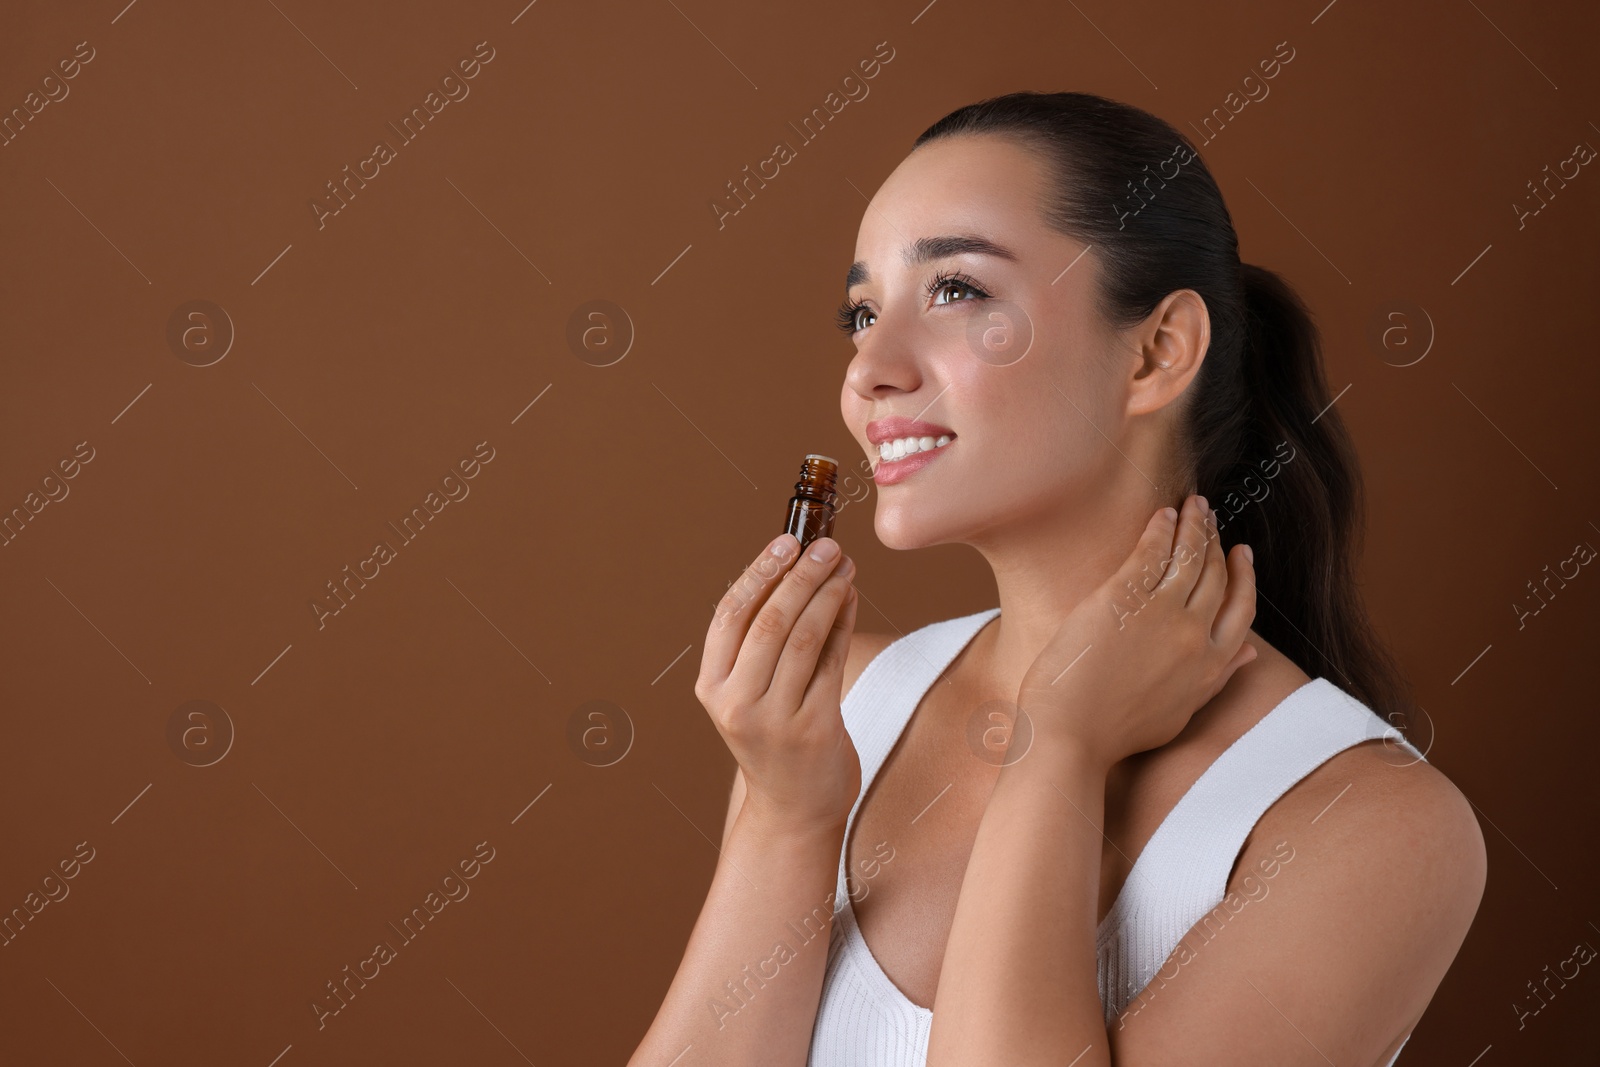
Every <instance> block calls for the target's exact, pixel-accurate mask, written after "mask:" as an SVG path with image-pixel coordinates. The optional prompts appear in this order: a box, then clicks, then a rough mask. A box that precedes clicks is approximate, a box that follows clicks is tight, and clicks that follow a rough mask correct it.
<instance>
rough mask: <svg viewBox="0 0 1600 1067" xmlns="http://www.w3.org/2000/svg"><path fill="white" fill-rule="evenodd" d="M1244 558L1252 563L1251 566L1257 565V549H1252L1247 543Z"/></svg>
mask: <svg viewBox="0 0 1600 1067" xmlns="http://www.w3.org/2000/svg"><path fill="white" fill-rule="evenodd" d="M1244 560H1245V562H1246V563H1248V564H1250V566H1252V567H1254V566H1255V565H1256V554H1255V550H1254V549H1252V548H1251V547H1250V546H1249V545H1245V546H1244Z"/></svg>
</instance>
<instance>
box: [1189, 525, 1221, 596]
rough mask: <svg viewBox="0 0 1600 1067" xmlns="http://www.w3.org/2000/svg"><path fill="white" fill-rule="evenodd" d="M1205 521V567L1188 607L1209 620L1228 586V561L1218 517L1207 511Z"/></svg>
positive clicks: (1191, 594)
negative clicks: (1223, 547)
mask: <svg viewBox="0 0 1600 1067" xmlns="http://www.w3.org/2000/svg"><path fill="white" fill-rule="evenodd" d="M1204 523H1205V537H1206V541H1205V546H1204V548H1203V549H1202V550H1201V551H1202V552H1203V553H1204V556H1205V567H1204V569H1202V570H1201V572H1200V577H1199V578H1198V579H1197V580H1196V581H1195V584H1194V589H1193V590H1192V591H1190V593H1189V603H1188V607H1189V609H1190V610H1191V611H1194V612H1197V613H1199V614H1200V615H1203V616H1204V617H1205V618H1206V620H1207V621H1208V622H1209V621H1210V620H1211V619H1212V617H1213V616H1215V615H1216V613H1217V607H1218V605H1220V604H1221V603H1222V593H1223V591H1224V590H1225V589H1226V588H1227V586H1228V562H1227V560H1226V559H1224V558H1223V554H1222V535H1221V534H1219V533H1218V532H1217V517H1216V514H1215V513H1214V512H1210V511H1209V510H1208V511H1207V514H1206V515H1205V518H1204Z"/></svg>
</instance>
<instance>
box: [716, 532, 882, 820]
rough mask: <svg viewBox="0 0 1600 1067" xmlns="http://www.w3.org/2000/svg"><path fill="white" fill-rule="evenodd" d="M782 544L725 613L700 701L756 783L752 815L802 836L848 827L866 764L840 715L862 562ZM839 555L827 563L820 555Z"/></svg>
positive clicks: (750, 792) (758, 563) (788, 540)
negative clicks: (858, 569) (858, 565)
mask: <svg viewBox="0 0 1600 1067" xmlns="http://www.w3.org/2000/svg"><path fill="white" fill-rule="evenodd" d="M799 548H800V542H799V540H798V539H796V538H795V537H794V536H793V535H792V534H787V533H785V534H782V535H780V536H779V537H778V539H777V540H775V541H773V542H772V543H771V544H770V545H768V546H767V548H766V549H765V550H764V551H763V552H762V554H761V555H760V556H759V557H757V558H756V559H755V560H754V561H753V562H752V563H751V564H750V566H748V567H746V568H745V570H744V573H743V574H741V575H740V576H739V580H738V581H736V582H734V583H733V585H732V586H731V587H730V588H729V589H728V592H727V594H726V595H725V596H724V597H723V598H722V600H721V602H720V603H718V605H717V611H716V615H715V617H714V618H713V619H712V621H711V628H710V629H709V630H708V631H707V632H706V645H705V652H704V654H703V655H702V656H701V658H700V677H699V678H698V679H697V680H696V681H695V686H694V693H695V696H696V697H698V698H699V700H700V703H701V704H702V705H704V706H705V709H706V711H707V713H709V714H710V716H711V721H712V723H713V724H715V725H716V728H717V731H718V732H719V733H720V734H721V735H722V740H723V742H724V743H725V744H727V746H728V749H729V751H730V752H732V753H733V757H734V759H735V760H737V761H738V763H739V766H740V768H741V769H742V770H743V773H744V781H745V799H744V806H745V807H746V808H748V809H750V810H751V812H752V814H753V815H755V816H756V817H758V818H761V819H763V820H767V821H769V822H770V823H772V824H774V825H777V826H780V827H784V828H793V829H798V830H802V831H810V830H816V829H830V830H831V829H835V828H843V826H844V824H845V821H846V819H847V818H848V817H849V814H850V809H851V808H852V807H854V805H855V802H856V797H857V794H858V793H859V792H860V789H861V759H860V757H859V756H858V755H857V753H856V748H855V744H854V743H853V742H852V741H851V740H850V735H849V732H848V731H847V730H846V729H845V725H844V718H843V716H842V715H841V713H840V693H841V691H842V689H843V685H844V664H845V656H846V654H847V653H848V652H849V650H850V638H851V635H852V633H853V632H854V630H855V622H856V600H857V594H856V591H855V587H854V586H853V585H852V584H851V579H853V578H854V576H855V564H854V562H853V561H852V560H850V558H849V557H848V556H845V555H844V553H843V552H842V551H841V550H840V548H839V543H838V542H837V541H835V540H834V539H833V538H831V537H820V538H818V539H816V540H815V541H813V542H811V543H810V544H809V545H807V546H806V550H805V552H804V553H801V552H800V551H799ZM819 549H821V550H822V551H823V554H826V553H827V552H828V551H829V550H831V553H832V554H831V555H828V558H826V559H823V560H818V559H814V558H812V557H813V554H815V553H818V550H819Z"/></svg>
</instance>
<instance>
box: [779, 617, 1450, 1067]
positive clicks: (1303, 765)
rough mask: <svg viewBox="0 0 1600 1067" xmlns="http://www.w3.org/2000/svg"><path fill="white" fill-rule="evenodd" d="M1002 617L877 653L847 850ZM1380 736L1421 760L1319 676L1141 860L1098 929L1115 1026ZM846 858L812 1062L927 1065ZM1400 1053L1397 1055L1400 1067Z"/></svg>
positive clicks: (852, 701)
mask: <svg viewBox="0 0 1600 1067" xmlns="http://www.w3.org/2000/svg"><path fill="white" fill-rule="evenodd" d="M999 613H1000V609H999V608H989V609H987V610H984V611H980V612H976V613H975V614H972V615H965V616H962V617H960V618H955V619H946V620H944V621H942V622H935V623H930V624H929V625H927V626H924V627H923V628H922V629H920V630H917V631H915V632H913V633H910V634H907V635H906V636H904V637H901V638H899V639H898V640H896V641H894V642H893V643H892V644H890V645H889V646H888V647H887V648H885V649H884V650H883V651H882V652H880V653H879V654H878V655H877V656H876V657H874V658H873V660H872V661H871V662H870V663H868V664H867V666H866V669H865V670H863V671H862V672H861V675H860V677H858V678H857V680H856V683H855V685H854V686H852V687H851V689H850V692H849V694H848V695H847V696H846V697H845V701H844V707H843V712H844V723H845V727H846V729H847V730H848V731H849V733H850V737H851V740H852V741H854V743H855V746H856V751H857V753H858V754H859V755H860V757H861V792H860V795H859V796H857V797H856V803H855V807H854V808H852V809H851V811H850V816H849V820H848V821H847V822H846V823H845V838H844V840H845V842H846V845H847V846H848V843H849V840H850V830H851V829H852V828H853V827H854V825H855V820H856V813H857V812H859V811H860V810H861V801H862V799H863V798H865V797H866V795H867V790H868V789H869V788H871V786H872V780H873V779H874V778H875V777H876V776H877V773H878V771H879V769H880V768H881V767H882V766H883V764H884V761H885V760H886V759H888V756H889V752H890V750H891V749H892V748H894V744H895V742H896V740H898V739H899V737H900V734H901V733H902V732H903V731H904V730H905V727H906V724H907V723H908V722H909V721H910V719H911V716H912V714H913V713H914V712H915V710H916V707H917V705H918V704H919V703H921V702H922V698H923V696H924V694H926V693H927V691H928V690H929V689H930V688H931V687H932V686H933V683H934V682H935V681H937V680H938V677H939V675H940V674H942V673H943V672H944V670H945V668H946V667H948V666H949V665H950V663H951V662H952V661H953V660H954V659H955V658H956V656H957V655H958V654H960V652H961V650H962V649H963V648H965V647H966V646H967V644H968V643H969V642H970V641H971V640H972V638H973V637H974V636H976V635H977V633H978V631H979V630H981V629H982V628H983V626H984V624H985V623H987V622H988V621H989V620H990V619H993V618H994V617H995V616H996V615H998V614H999ZM1380 737H1381V738H1388V739H1390V740H1391V741H1393V742H1394V743H1395V744H1397V745H1398V746H1399V747H1400V748H1402V749H1404V750H1405V751H1406V752H1408V753H1410V754H1411V755H1412V756H1414V757H1415V758H1416V759H1419V760H1420V759H1422V758H1423V756H1422V753H1420V752H1418V751H1417V750H1416V748H1414V747H1413V746H1412V745H1411V744H1410V743H1409V742H1407V741H1406V740H1405V737H1404V736H1403V735H1402V734H1401V733H1400V732H1399V731H1398V730H1396V729H1394V728H1393V727H1392V726H1389V725H1388V724H1387V723H1385V722H1384V721H1383V720H1382V719H1381V718H1379V717H1378V715H1377V714H1376V713H1374V712H1373V711H1372V710H1371V709H1369V708H1368V707H1367V706H1366V705H1365V704H1362V703H1361V702H1360V701H1358V700H1356V699H1355V698H1354V697H1352V696H1350V695H1349V694H1348V693H1346V692H1345V691H1344V690H1342V689H1340V688H1339V687H1338V686H1336V685H1334V684H1333V683H1332V682H1330V681H1328V680H1327V679H1326V678H1316V679H1313V680H1312V681H1310V682H1308V683H1306V684H1305V685H1303V686H1301V687H1300V688H1299V689H1297V690H1295V691H1294V692H1293V693H1291V694H1289V696H1288V697H1286V698H1285V699H1284V700H1283V702H1282V703H1281V704H1279V705H1278V706H1277V707H1276V708H1274V709H1273V710H1272V711H1271V712H1269V713H1268V714H1267V715H1266V716H1265V717H1263V718H1262V719H1261V720H1260V721H1259V722H1257V723H1256V724H1255V725H1254V726H1253V727H1251V728H1250V729H1249V730H1248V731H1246V732H1245V734H1244V735H1243V736H1241V737H1240V738H1239V739H1238V740H1236V741H1235V742H1234V743H1233V744H1232V745H1231V746H1229V748H1228V749H1227V750H1226V751H1225V752H1223V753H1222V755H1221V756H1219V757H1217V759H1216V760H1215V762H1213V763H1212V764H1211V766H1210V767H1208V768H1207V769H1206V770H1205V772H1204V773H1203V774H1201V776H1200V778H1199V779H1198V780H1197V781H1196V782H1195V783H1194V785H1193V786H1191V787H1190V789H1189V791H1188V792H1187V793H1185V794H1184V795H1183V797H1182V799H1180V800H1179V801H1178V803H1177V805H1176V806H1175V807H1174V808H1173V809H1172V811H1171V812H1169V813H1168V814H1167V816H1166V818H1165V819H1164V820H1163V821H1162V823H1161V825H1160V826H1159V827H1158V828H1157V829H1156V832H1155V834H1154V836H1152V837H1151V839H1150V841H1149V843H1147V844H1146V845H1145V847H1144V849H1143V850H1142V851H1141V852H1140V853H1139V856H1138V858H1137V859H1136V860H1135V861H1134V864H1133V869H1132V871H1131V872H1130V873H1129V875H1128V878H1127V880H1126V881H1125V883H1124V884H1123V887H1122V890H1121V892H1120V894H1119V895H1118V897H1117V899H1116V902H1115V903H1114V904H1113V905H1112V907H1111V911H1110V912H1109V913H1108V914H1107V915H1106V917H1105V920H1104V921H1103V922H1102V923H1101V924H1100V928H1099V930H1098V931H1097V933H1096V938H1095V941H1096V948H1097V950H1098V954H1099V979H1100V1003H1101V1006H1102V1007H1103V1008H1104V1010H1105V1019H1106V1025H1107V1026H1108V1027H1110V1026H1111V1025H1112V1024H1113V1023H1114V1022H1115V1021H1116V1019H1117V1016H1118V1015H1120V1014H1122V1012H1123V1011H1124V1010H1125V1009H1127V1008H1128V1007H1129V1005H1130V1004H1132V1002H1133V1001H1134V999H1135V998H1137V997H1138V996H1139V994H1140V993H1141V992H1144V991H1145V990H1146V987H1147V986H1149V985H1150V983H1151V980H1152V979H1154V978H1155V977H1156V975H1157V972H1158V971H1160V970H1161V968H1162V965H1163V964H1164V963H1166V962H1167V959H1168V957H1169V956H1171V955H1172V952H1173V950H1174V949H1176V948H1177V947H1178V942H1179V941H1180V940H1181V939H1182V937H1183V935H1184V934H1185V933H1187V932H1188V931H1189V930H1190V929H1191V928H1192V927H1194V925H1195V924H1196V923H1197V922H1199V921H1200V920H1201V918H1202V917H1203V916H1205V914H1206V913H1207V912H1210V911H1212V910H1214V909H1218V907H1219V905H1222V904H1223V900H1224V898H1225V897H1226V895H1227V881H1228V872H1229V871H1230V870H1231V869H1232V868H1233V863H1234V860H1235V859H1236V858H1237V856H1238V854H1239V850H1240V849H1241V848H1242V847H1243V845H1244V840H1245V838H1246V837H1247V836H1249V834H1250V830H1251V828H1252V827H1253V826H1254V825H1255V824H1256V821H1257V820H1258V819H1260V817H1261V815H1262V813H1263V812H1265V811H1266V809H1267V808H1268V807H1270V806H1271V805H1272V803H1273V801H1275V800H1277V799H1278V798H1279V797H1280V796H1282V795H1283V794H1284V793H1285V792H1286V791H1288V789H1289V788H1290V787H1291V786H1293V785H1294V784H1295V783H1296V782H1298V781H1299V780H1300V779H1301V778H1304V777H1305V776H1306V775H1307V774H1309V773H1310V772H1311V771H1313V770H1315V769H1316V768H1317V767H1318V766H1320V765H1321V764H1322V763H1323V762H1324V761H1326V760H1327V759H1329V758H1330V757H1332V756H1334V755H1336V754H1338V753H1339V752H1342V751H1344V750H1345V749H1347V748H1349V747H1350V746H1351V745H1355V744H1359V743H1360V742H1362V741H1366V740H1370V739H1373V738H1380ZM847 861H848V848H844V849H841V850H840V856H839V874H838V879H837V882H836V885H835V896H834V900H835V902H836V906H835V910H834V914H833V929H832V933H831V940H830V943H829V946H828V962H827V971H826V974H825V976H824V978H823V984H822V999H821V1002H820V1004H819V1005H818V1009H817V1019H816V1023H815V1026H814V1027H813V1029H812V1034H811V1052H810V1056H809V1058H808V1060H807V1063H808V1065H809V1067H866V1065H872V1067H925V1065H926V1063H927V1059H928V1035H929V1032H930V1029H931V1027H932V1025H933V1012H932V1011H931V1010H930V1009H927V1008H923V1007H921V1006H920V1005H917V1004H914V1003H912V1002H911V1001H910V1000H908V999H907V998H906V996H905V994H904V993H902V992H900V990H899V988H898V987H897V986H896V985H895V984H894V983H893V982H892V981H890V980H889V976H888V975H887V974H885V973H884V971H883V968H882V967H880V966H879V965H878V961H877V960H876V959H874V958H873V956H872V953H871V952H870V951H869V950H868V948H867V943H866V941H865V939H863V938H862V936H861V930H860V928H859V927H857V926H856V921H855V912H854V910H853V909H852V908H851V907H850V897H849V894H848V893H847V892H846V882H845V875H846V872H847V869H848V868H847ZM1290 862H1292V860H1291V861H1290ZM1240 899H1243V898H1237V897H1236V898H1235V902H1236V903H1237V901H1239V900H1240ZM1245 904H1248V901H1245ZM1242 906H1243V905H1240V906H1239V907H1240V908H1242ZM1231 914H1232V911H1230V909H1228V908H1226V907H1224V908H1221V909H1220V910H1218V914H1217V918H1218V921H1219V922H1223V923H1225V922H1226V921H1227V920H1228V918H1230V917H1231ZM1212 936H1214V935H1212ZM1165 977H1168V976H1164V978H1163V981H1165ZM1154 995H1155V993H1154V992H1152V993H1151V994H1150V996H1151V997H1152V998H1153V996H1154ZM1408 1039H1409V1035H1408ZM1401 1045H1402V1047H1403V1046H1404V1042H1402V1043H1401ZM1241 1051H1243V1050H1241ZM1399 1058H1400V1054H1399V1051H1398V1050H1396V1052H1395V1055H1394V1057H1393V1058H1392V1059H1390V1061H1389V1067H1393V1064H1394V1062H1395V1060H1398V1059H1399Z"/></svg>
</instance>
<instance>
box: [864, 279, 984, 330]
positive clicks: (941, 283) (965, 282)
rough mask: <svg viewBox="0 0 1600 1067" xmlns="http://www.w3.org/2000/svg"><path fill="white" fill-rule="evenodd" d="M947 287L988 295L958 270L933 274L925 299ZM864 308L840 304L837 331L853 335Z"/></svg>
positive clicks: (979, 295)
mask: <svg viewBox="0 0 1600 1067" xmlns="http://www.w3.org/2000/svg"><path fill="white" fill-rule="evenodd" d="M947 285H956V286H960V287H961V288H963V289H965V290H967V291H968V292H970V293H971V294H972V295H973V296H976V297H980V298H982V297H987V296H988V295H989V294H988V293H987V292H986V291H985V290H984V289H983V287H982V286H980V285H978V283H977V282H976V281H974V280H973V279H972V278H971V277H970V276H969V275H967V274H965V273H963V272H961V271H958V270H954V271H947V270H941V271H940V272H939V273H937V274H935V275H934V276H933V278H932V279H931V280H929V282H928V285H927V289H926V290H925V292H926V295H927V297H928V298H929V299H931V298H932V297H933V295H934V294H935V293H937V292H938V291H939V290H940V289H943V288H944V287H945V286H947ZM866 306H867V305H866V304H865V303H863V302H862V301H860V300H849V299H846V300H845V302H844V303H843V304H840V305H839V310H838V311H837V312H836V313H835V315H836V323H837V325H838V327H839V329H841V330H843V331H844V332H845V333H847V334H852V335H853V334H854V333H855V332H856V313H857V312H859V311H860V310H861V309H862V308H865V307H866Z"/></svg>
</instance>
